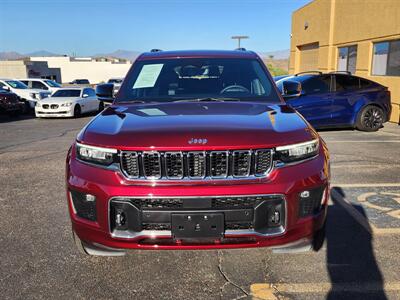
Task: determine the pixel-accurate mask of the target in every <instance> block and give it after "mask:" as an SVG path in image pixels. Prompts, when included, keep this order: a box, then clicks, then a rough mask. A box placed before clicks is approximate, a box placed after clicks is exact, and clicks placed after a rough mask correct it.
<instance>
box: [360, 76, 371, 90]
mask: <svg viewBox="0 0 400 300" xmlns="http://www.w3.org/2000/svg"><path fill="white" fill-rule="evenodd" d="M369 87H372V82H371V81H369V80H366V79H362V78H360V88H361V89H367V88H369Z"/></svg>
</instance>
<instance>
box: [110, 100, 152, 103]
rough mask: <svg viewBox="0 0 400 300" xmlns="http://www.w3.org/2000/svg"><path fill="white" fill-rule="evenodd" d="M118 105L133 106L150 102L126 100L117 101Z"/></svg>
mask: <svg viewBox="0 0 400 300" xmlns="http://www.w3.org/2000/svg"><path fill="white" fill-rule="evenodd" d="M116 103H120V104H132V103H150V102H148V101H143V100H125V101H117V102H116Z"/></svg>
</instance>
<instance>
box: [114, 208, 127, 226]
mask: <svg viewBox="0 0 400 300" xmlns="http://www.w3.org/2000/svg"><path fill="white" fill-rule="evenodd" d="M125 223H126V216H125V213H124V212H123V211H120V212H117V214H116V215H115V225H117V227H122V226H124V225H125Z"/></svg>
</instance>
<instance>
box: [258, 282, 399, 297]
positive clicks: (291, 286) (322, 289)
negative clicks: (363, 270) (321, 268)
mask: <svg viewBox="0 0 400 300" xmlns="http://www.w3.org/2000/svg"><path fill="white" fill-rule="evenodd" d="M330 291H332V292H342V293H345V292H348V293H360V294H365V296H368V295H367V293H373V292H381V291H386V292H397V291H400V282H398V281H395V282H385V283H380V282H365V283H362V284H360V283H334V284H332V283H331V282H312V283H255V284H252V285H251V286H250V292H251V295H252V297H253V299H254V300H255V299H263V300H275V299H280V298H278V296H277V294H279V293H297V294H302V293H328V292H330Z"/></svg>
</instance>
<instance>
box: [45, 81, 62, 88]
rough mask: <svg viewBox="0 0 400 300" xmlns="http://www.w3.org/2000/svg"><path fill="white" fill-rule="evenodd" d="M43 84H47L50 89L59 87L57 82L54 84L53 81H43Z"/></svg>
mask: <svg viewBox="0 0 400 300" xmlns="http://www.w3.org/2000/svg"><path fill="white" fill-rule="evenodd" d="M45 82H46V83H47V85H48V86H51V87H61V84H58V83H57V82H55V81H53V80H45Z"/></svg>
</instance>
